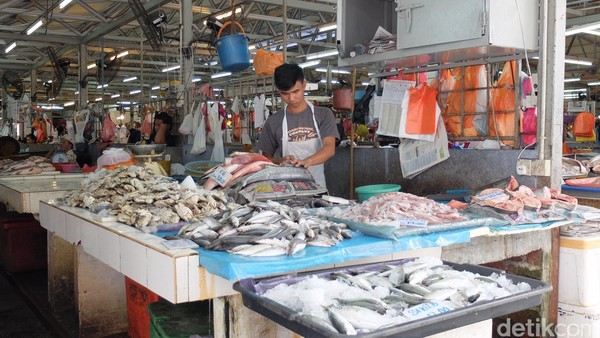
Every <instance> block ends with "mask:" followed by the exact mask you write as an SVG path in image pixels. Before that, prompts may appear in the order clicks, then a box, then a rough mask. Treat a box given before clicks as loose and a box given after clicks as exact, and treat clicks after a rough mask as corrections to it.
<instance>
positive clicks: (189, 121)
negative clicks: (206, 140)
mask: <svg viewBox="0 0 600 338" xmlns="http://www.w3.org/2000/svg"><path fill="white" fill-rule="evenodd" d="M193 123H194V114H192V113H189V114H187V115H186V116H185V117H184V118H183V122H181V125H180V126H179V133H180V134H181V135H192V133H193V132H194V131H193Z"/></svg>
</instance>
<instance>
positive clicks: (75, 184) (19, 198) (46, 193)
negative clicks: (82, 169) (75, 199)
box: [0, 172, 86, 214]
mask: <svg viewBox="0 0 600 338" xmlns="http://www.w3.org/2000/svg"><path fill="white" fill-rule="evenodd" d="M85 176H86V175H85V174H60V173H58V172H53V173H52V174H45V175H34V176H6V177H0V203H4V204H5V205H6V206H7V209H8V210H14V211H17V212H20V213H31V214H38V213H39V203H40V201H41V200H49V199H55V198H59V197H62V196H63V195H65V194H66V193H67V192H69V191H72V190H76V189H79V185H80V184H81V181H82V180H83V178H84V177H85Z"/></svg>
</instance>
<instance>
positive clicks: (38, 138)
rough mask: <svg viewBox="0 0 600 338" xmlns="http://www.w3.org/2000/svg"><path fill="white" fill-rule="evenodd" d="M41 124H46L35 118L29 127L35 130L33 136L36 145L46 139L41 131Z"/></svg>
mask: <svg viewBox="0 0 600 338" xmlns="http://www.w3.org/2000/svg"><path fill="white" fill-rule="evenodd" d="M42 124H46V123H45V122H44V121H40V118H39V117H36V118H35V120H34V121H33V123H32V124H31V127H32V128H34V129H35V136H36V141H37V143H42V142H43V141H44V138H46V134H44V130H43V129H42Z"/></svg>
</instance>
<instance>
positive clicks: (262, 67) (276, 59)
mask: <svg viewBox="0 0 600 338" xmlns="http://www.w3.org/2000/svg"><path fill="white" fill-rule="evenodd" d="M282 64H283V54H280V53H275V52H271V51H265V50H263V49H257V50H256V55H255V56H254V63H253V64H252V65H253V66H254V70H255V72H256V75H258V76H263V75H273V73H275V68H277V67H279V66H281V65H282Z"/></svg>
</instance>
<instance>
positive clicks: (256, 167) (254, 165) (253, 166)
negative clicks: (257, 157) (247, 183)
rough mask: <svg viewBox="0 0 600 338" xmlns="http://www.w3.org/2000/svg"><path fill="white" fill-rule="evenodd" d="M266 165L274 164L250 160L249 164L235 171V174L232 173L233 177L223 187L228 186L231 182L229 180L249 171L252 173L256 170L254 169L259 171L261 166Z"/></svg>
mask: <svg viewBox="0 0 600 338" xmlns="http://www.w3.org/2000/svg"><path fill="white" fill-rule="evenodd" d="M266 165H274V164H273V162H271V161H257V162H252V163H250V164H246V165H245V166H243V167H242V168H241V169H239V170H238V171H236V172H235V174H233V177H232V178H231V179H230V180H229V182H227V185H225V187H228V186H229V185H230V184H231V182H233V181H235V180H236V179H237V178H239V177H242V176H244V175H247V174H250V173H253V172H256V171H259V170H261V169H262V168H264V167H265V166H266Z"/></svg>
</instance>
